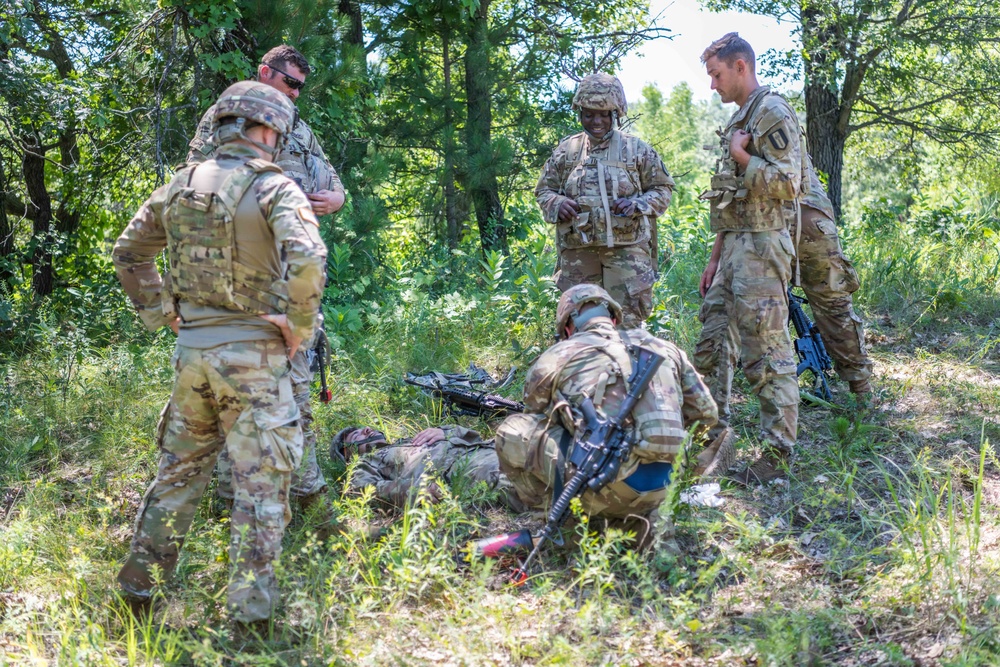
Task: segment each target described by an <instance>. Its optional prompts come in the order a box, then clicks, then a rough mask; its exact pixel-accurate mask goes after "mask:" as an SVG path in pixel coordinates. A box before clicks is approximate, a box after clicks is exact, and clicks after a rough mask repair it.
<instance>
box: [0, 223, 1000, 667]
mask: <svg viewBox="0 0 1000 667" xmlns="http://www.w3.org/2000/svg"><path fill="white" fill-rule="evenodd" d="M878 243H879V244H880V245H881V246H885V245H886V242H885V240H884V239H881V240H879V241H878ZM873 244H874V241H873ZM884 250H885V253H886V255H885V256H889V253H890V250H891V248H888V249H884ZM984 252H985V253H986V254H984V257H986V256H989V255H988V253H989V252H993V251H992V250H991V249H989V248H987V249H986V251H984ZM869 257H870V259H869V261H867V262H866V263H864V264H862V265H861V266H860V268H861V269H862V279H863V281H864V283H865V285H866V288H865V290H864V291H863V292H862V293H861V294H859V296H860V297H861V299H860V307H861V310H862V312H863V313H864V314H865V319H866V325H867V327H868V344H869V346H870V349H871V352H872V354H873V356H874V359H875V362H876V380H875V386H876V392H875V395H874V397H873V400H872V401H871V404H870V405H869V406H867V407H864V406H857V405H856V404H855V402H854V398H853V396H852V395H850V394H849V393H847V391H846V385H845V384H844V383H840V382H839V381H838V382H836V383H835V385H834V386H835V389H836V390H837V392H836V393H835V396H834V402H833V403H834V405H833V407H828V406H815V405H809V404H805V403H804V404H803V406H802V410H801V418H800V427H799V428H800V450H799V455H798V458H797V460H796V462H795V465H794V467H793V474H792V475H791V477H790V479H789V480H788V481H787V483H775V484H772V485H770V486H766V487H762V488H756V489H752V490H744V489H741V488H739V487H735V486H731V485H729V484H728V483H726V482H723V484H722V486H723V490H722V494H721V495H722V497H723V498H724V499H725V503H724V504H723V505H722V506H721V507H717V508H707V507H692V506H689V505H685V504H682V503H680V502H678V501H677V499H676V496H675V495H672V500H670V501H668V503H667V504H666V505H665V506H664V507H663V508H661V510H660V512H661V514H662V515H665V516H666V515H669V516H671V517H672V519H673V523H674V525H675V536H674V538H673V539H672V540H671V539H668V536H666V535H665V534H664V533H663V532H662V529H663V525H664V522H663V521H662V520H660V521H657V522H655V523H654V526H653V528H654V531H656V532H657V538H656V539H654V542H653V546H652V547H651V548H649V549H647V550H645V551H643V552H642V553H635V552H634V551H632V550H631V548H630V546H631V541H630V539H629V536H627V535H623V534H622V533H621V532H620V531H616V530H614V529H612V530H607V531H587V530H586V527H587V526H588V525H590V524H586V523H579V524H578V526H577V528H576V530H577V532H578V534H577V536H576V539H575V540H574V541H573V543H572V546H567V547H564V548H561V549H560V548H553V549H550V550H548V551H547V553H546V555H545V558H544V559H543V562H542V563H541V566H540V568H539V570H538V572H537V574H536V576H534V577H533V578H532V579H531V580H530V582H529V583H528V584H527V585H525V586H524V587H521V588H510V587H508V586H506V585H505V580H506V578H505V574H506V572H507V567H508V564H505V563H499V564H498V563H477V564H473V565H472V566H465V565H461V564H459V562H458V559H456V554H457V552H458V548H459V547H460V546H461V545H462V544H464V543H465V542H466V541H467V540H468V539H470V538H475V537H482V536H487V535H490V534H494V533H496V532H500V531H503V530H509V529H513V528H517V527H522V526H525V525H528V526H535V525H537V522H535V523H532V522H533V521H535V520H534V519H532V518H531V517H518V516H515V515H512V514H509V513H508V512H506V511H505V510H503V509H501V508H500V507H499V505H498V503H497V502H496V499H495V498H494V497H492V496H491V495H490V493H489V492H486V491H484V490H483V489H480V488H475V487H471V488H470V487H468V486H461V487H460V488H454V489H452V493H451V494H450V495H449V496H448V497H447V498H446V499H445V501H444V502H442V503H440V504H437V505H428V504H425V503H423V502H418V503H417V505H416V506H415V507H413V508H411V509H410V510H409V511H408V512H407V513H406V514H405V515H402V516H401V515H400V514H398V513H393V512H391V511H390V510H387V509H385V508H380V507H378V506H376V505H375V503H373V502H372V501H371V500H370V499H369V498H357V497H340V495H339V490H340V487H341V485H342V481H343V475H344V472H345V471H344V469H343V466H342V465H340V464H337V463H335V462H333V461H330V460H329V458H328V456H327V455H326V443H328V442H329V439H330V437H331V436H332V434H334V433H336V431H337V430H339V429H340V428H343V427H344V426H346V425H348V424H358V423H362V424H364V423H368V424H374V425H378V426H380V427H381V428H383V429H384V430H385V431H387V433H388V434H389V436H390V437H399V436H404V435H412V434H413V433H414V432H416V431H417V430H419V429H421V428H424V427H426V426H428V425H432V424H436V423H438V422H439V420H440V419H441V417H440V412H439V410H440V406H435V405H434V404H432V403H431V402H430V401H429V399H427V398H425V397H423V396H422V395H421V394H419V393H417V392H416V391H415V390H413V389H412V388H409V387H406V386H405V385H403V384H402V383H401V376H402V374H403V372H404V371H406V370H425V369H431V368H434V369H437V370H443V371H458V370H461V369H462V368H464V367H465V366H466V365H467V363H468V362H469V361H476V362H477V363H479V364H481V365H484V366H486V367H487V368H489V369H490V370H498V369H504V368H508V367H510V366H511V365H518V366H520V367H522V368H523V367H524V366H525V365H526V364H527V363H529V362H530V360H531V359H532V358H533V357H534V356H535V354H537V351H538V348H537V347H532V346H531V345H530V344H528V343H531V341H535V344H536V345H540V344H544V341H545V340H546V337H547V336H548V335H549V326H550V325H549V322H551V300H549V301H547V302H546V303H545V304H543V305H539V306H538V310H537V312H535V313H531V312H527V311H525V309H524V308H523V307H521V306H519V307H518V308H517V311H518V315H517V318H516V320H514V319H511V320H505V319H504V318H505V317H513V316H511V315H509V313H508V314H504V312H506V311H503V310H502V306H503V303H501V301H502V300H499V301H498V300H497V299H496V298H494V297H491V296H490V294H491V293H492V292H494V291H497V290H499V288H498V287H497V286H495V285H494V286H492V287H491V286H490V285H489V284H486V285H485V286H484V285H483V283H482V282H481V281H480V282H477V283H476V287H475V288H473V287H468V292H466V293H464V296H463V295H458V296H455V295H444V296H440V297H436V298H431V297H427V296H420V295H419V294H418V292H417V291H414V292H408V293H404V294H403V295H402V297H400V300H399V302H398V303H397V305H396V306H393V307H389V306H384V308H383V310H382V311H380V312H374V311H373V310H372V309H373V308H374V306H372V307H367V306H366V307H365V308H364V309H365V310H366V312H365V313H364V315H365V319H364V324H365V326H364V327H363V328H360V329H359V331H357V332H354V333H345V334H344V337H343V340H341V341H340V345H339V349H338V352H337V354H336V355H335V358H334V360H333V368H332V373H331V377H332V380H333V390H334V395H335V398H334V400H333V402H332V403H330V404H328V405H323V404H319V403H317V404H316V412H317V428H318V432H319V440H320V442H321V443H323V444H321V446H320V455H321V461H322V466H323V467H324V470H325V472H326V473H327V476H328V479H330V480H331V482H332V487H331V495H332V496H333V497H335V498H336V506H337V509H338V511H339V512H340V513H341V515H342V516H343V518H344V520H345V521H347V522H348V523H350V524H352V525H354V526H359V525H360V524H361V523H362V522H373V523H376V524H379V525H382V526H386V527H387V528H388V534H387V535H386V537H384V538H383V539H382V540H379V541H377V542H374V543H366V542H364V541H362V540H361V539H360V538H359V537H358V536H357V535H355V534H350V535H347V536H344V537H342V538H336V539H333V540H331V541H330V542H328V543H325V544H324V543H319V542H317V540H316V538H315V533H314V528H315V520H314V517H308V516H306V517H303V516H302V515H301V513H300V512H298V511H296V516H295V519H294V520H293V523H292V525H291V527H290V528H289V530H288V532H287V533H286V537H285V552H284V555H283V558H282V563H281V568H280V572H279V575H280V579H281V583H282V605H281V608H280V609H279V611H278V613H277V615H276V617H275V618H274V620H273V622H272V624H271V625H270V627H269V628H268V630H267V632H266V633H264V634H263V635H261V636H259V637H246V636H234V634H233V632H232V626H231V624H230V623H229V621H228V618H227V616H226V612H225V610H224V598H225V577H226V571H227V568H228V564H227V562H226V548H227V544H228V534H229V527H228V524H227V522H226V519H225V517H224V516H219V515H218V514H217V513H215V512H213V509H212V502H211V495H212V494H211V490H212V489H210V493H208V494H206V496H205V498H204V499H203V501H202V505H201V508H200V511H199V513H198V515H197V517H196V519H195V525H194V526H193V528H192V531H191V533H190V535H189V536H188V539H187V541H186V542H185V544H184V551H183V555H182V557H181V561H180V564H179V566H178V569H177V572H176V575H175V576H174V578H173V579H172V580H171V581H169V582H167V583H166V584H165V585H164V586H163V587H162V598H161V599H160V600H159V603H158V607H157V612H156V613H155V615H154V616H153V618H152V620H151V622H149V623H147V624H144V625H137V624H136V623H135V622H134V621H133V620H132V619H131V617H130V616H129V614H128V612H127V611H126V609H125V607H124V606H123V605H122V604H121V603H120V602H119V601H118V599H117V597H116V586H115V582H114V577H115V575H116V573H117V570H118V568H119V567H120V565H121V563H122V562H123V559H124V557H125V554H126V553H127V549H128V543H129V539H130V537H131V533H132V521H133V519H134V517H135V514H136V511H137V508H138V504H139V502H140V499H141V496H142V493H143V491H144V488H145V487H146V485H147V484H148V483H149V481H150V479H151V477H152V475H153V471H154V470H155V462H156V457H157V452H156V450H155V445H154V443H153V431H154V425H155V421H156V418H157V415H158V412H159V410H160V408H161V407H162V404H163V402H164V401H165V400H166V397H167V394H168V392H169V387H170V382H171V370H170V364H169V356H170V351H171V347H172V339H171V337H170V336H169V335H168V334H165V333H160V334H158V335H157V336H155V337H148V336H145V335H141V334H138V333H136V335H135V337H134V338H132V339H130V338H129V337H128V336H123V337H122V338H121V339H119V340H118V341H117V342H115V343H113V344H110V345H101V346H98V345H93V344H91V343H90V342H88V340H87V339H86V338H85V337H83V336H82V335H76V334H73V332H74V331H76V329H75V328H73V327H72V326H68V327H67V326H62V327H57V328H56V330H57V331H58V333H59V335H54V336H52V337H51V338H49V339H47V342H46V343H44V344H39V345H36V346H35V347H33V348H31V349H25V351H24V353H23V354H21V355H17V356H14V355H12V356H10V357H8V358H5V359H3V360H2V361H0V373H2V375H0V381H2V382H3V389H2V392H0V444H2V446H0V483H2V492H0V531H2V539H0V664H39V665H41V664H58V665H71V664H72V665H76V664H81V665H105V664H107V665H120V664H130V665H131V664H144V665H154V664H155V665H165V664H192V665H222V664H226V665H237V664H257V665H328V664H332V665H383V664H398V665H494V664H496V665H503V664H512V665H544V664H572V665H579V664H608V665H675V664H676V665H682V664H683V665H720V666H721V665H823V664H834V665H994V664H998V662H1000V624H998V621H1000V576H998V567H1000V461H998V458H997V454H996V451H995V449H994V448H995V445H996V443H997V442H1000V418H998V415H1000V298H998V297H997V295H996V292H995V291H993V292H989V291H986V292H984V291H982V290H978V291H977V290H975V289H970V288H968V285H971V284H972V283H965V285H966V287H965V288H962V289H958V288H956V289H951V288H948V287H947V283H946V282H945V280H946V278H947V274H946V273H942V272H941V271H940V270H933V271H931V270H922V271H917V270H916V269H915V270H914V272H909V273H908V272H905V271H904V272H902V273H901V274H900V273H899V272H898V271H896V270H895V269H892V267H891V266H890V267H889V268H886V265H885V264H884V263H882V264H880V263H879V261H880V260H879V255H878V253H877V252H875V251H874V245H873V246H872V251H871V252H870V253H869ZM685 261H687V262H688V263H687V265H686V266H681V267H679V268H677V269H676V270H667V271H665V272H664V278H663V281H662V282H661V284H660V285H659V287H658V299H659V301H660V306H659V308H658V310H657V311H656V313H655V314H654V321H653V322H651V326H653V327H654V329H655V330H657V331H660V332H662V334H663V335H665V336H669V337H671V338H674V339H675V340H677V341H678V342H679V343H680V344H681V345H682V346H684V347H686V348H687V349H688V350H689V351H690V349H691V347H692V345H693V341H694V337H695V336H696V335H697V331H698V329H697V326H698V325H697V321H696V319H695V313H696V308H697V299H696V297H694V296H693V295H694V292H693V285H694V283H695V281H696V279H697V266H698V265H699V264H698V263H699V261H700V259H699V257H698V256H695V257H694V259H690V260H685ZM952 261H954V257H952ZM518 266H520V267H521V268H520V270H522V271H525V270H526V269H524V264H520V265H518ZM487 268H488V267H487ZM939 268H940V267H939ZM511 270H514V269H511ZM879 271H882V273H881V274H879V273H878V272H879ZM894 271H896V272H895V273H894ZM529 273H530V271H529ZM490 275H491V274H490V272H489V271H487V277H486V281H487V283H488V282H489V276H490ZM496 275H499V274H496ZM921 276H924V277H921ZM932 280H934V281H936V282H933V283H932V282H931V281H932ZM517 284H519V285H522V286H523V281H522V283H517ZM473 289H476V290H479V292H477V293H476V294H473V293H472V290H473ZM483 293H485V294H486V296H484V295H483ZM456 294H457V293H456ZM676 295H687V296H683V298H679V297H677V296H676ZM550 297H551V294H548V297H547V298H549V299H550ZM505 298H506V297H505ZM514 301H515V302H516V301H517V299H514ZM507 302H510V298H507ZM522 305H523V304H522ZM397 306H398V307H397ZM515 339H519V340H522V341H528V343H526V344H525V345H523V346H522V345H521V344H520V343H516V344H513V345H512V340H515ZM739 390H740V392H741V396H744V397H745V396H746V392H745V387H740V388H739ZM509 394H510V395H512V396H516V395H517V388H516V387H515V388H513V389H512V390H511V391H510V392H509ZM737 409H738V414H737V418H736V420H735V421H736V424H737V426H738V427H739V428H740V429H741V439H740V459H741V463H740V465H742V464H743V463H744V462H747V461H751V460H753V458H754V457H755V455H756V453H757V452H756V449H755V448H756V447H757V442H756V440H755V435H754V425H755V423H756V414H755V407H754V403H753V401H747V400H745V399H741V400H738V402H737ZM463 423H465V424H467V425H474V426H477V427H478V428H482V429H486V430H489V429H490V428H491V426H490V425H489V424H485V423H482V422H476V421H471V420H466V421H463ZM694 482H695V480H692V479H691V478H690V476H685V477H683V478H682V479H681V480H680V481H679V482H678V485H679V487H684V486H687V485H690V484H692V483H694ZM596 523H597V522H592V524H596ZM590 527H591V528H593V527H596V526H594V525H590Z"/></svg>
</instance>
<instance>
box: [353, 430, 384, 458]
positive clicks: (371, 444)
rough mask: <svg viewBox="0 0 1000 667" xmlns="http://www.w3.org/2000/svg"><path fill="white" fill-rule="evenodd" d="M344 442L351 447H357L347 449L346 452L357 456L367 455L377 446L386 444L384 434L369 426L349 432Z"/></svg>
mask: <svg viewBox="0 0 1000 667" xmlns="http://www.w3.org/2000/svg"><path fill="white" fill-rule="evenodd" d="M344 441H345V442H347V443H349V444H352V445H357V446H356V447H350V448H348V451H349V452H351V453H354V454H357V455H358V456H361V455H364V454H367V453H368V452H370V451H372V450H374V449H376V448H377V447H378V446H380V445H384V444H385V442H386V440H385V434H384V433H382V431H379V430H377V429H374V428H372V427H371V426H365V427H364V428H358V429H355V430H353V431H351V432H350V433H348V434H347V437H346V438H344Z"/></svg>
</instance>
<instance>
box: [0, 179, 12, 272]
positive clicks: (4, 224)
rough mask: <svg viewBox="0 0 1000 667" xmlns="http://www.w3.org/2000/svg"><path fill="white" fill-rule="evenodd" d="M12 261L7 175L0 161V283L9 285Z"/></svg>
mask: <svg viewBox="0 0 1000 667" xmlns="http://www.w3.org/2000/svg"><path fill="white" fill-rule="evenodd" d="M13 259H14V229H13V228H12V227H11V226H10V218H8V217H7V173H6V172H5V171H4V168H3V160H0V283H4V284H7V285H10V284H11V282H12V280H13V278H14V273H13V271H11V270H10V265H9V264H8V262H10V261H12V260H13Z"/></svg>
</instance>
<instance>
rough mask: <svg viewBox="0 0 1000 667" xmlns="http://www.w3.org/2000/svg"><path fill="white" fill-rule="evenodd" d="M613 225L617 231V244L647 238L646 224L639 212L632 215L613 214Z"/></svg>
mask: <svg viewBox="0 0 1000 667" xmlns="http://www.w3.org/2000/svg"><path fill="white" fill-rule="evenodd" d="M611 226H612V229H614V232H615V245H629V244H633V243H638V242H639V241H643V240H645V239H644V238H643V237H644V236H646V234H645V229H644V227H645V225H644V224H643V219H642V215H641V214H639V213H638V212H637V213H636V214H634V215H631V216H624V215H614V214H612V215H611Z"/></svg>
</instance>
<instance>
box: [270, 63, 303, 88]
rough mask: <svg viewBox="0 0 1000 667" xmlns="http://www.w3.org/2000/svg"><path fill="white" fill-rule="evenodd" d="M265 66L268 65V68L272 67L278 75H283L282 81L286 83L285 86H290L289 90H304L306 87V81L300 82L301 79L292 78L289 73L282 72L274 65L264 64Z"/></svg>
mask: <svg viewBox="0 0 1000 667" xmlns="http://www.w3.org/2000/svg"><path fill="white" fill-rule="evenodd" d="M264 64H265V65H267V66H268V67H270V68H271V69H273V70H274V71H275V72H277V73H278V74H281V75H282V79H283V80H284V82H285V85H286V86H288V87H289V88H291V89H292V90H302V86H304V85H306V82H305V81H300V80H299V79H296V78H295V77H294V76H292V75H291V74H289V73H288V72H282V71H281V70H280V69H278V68H277V67H275V66H274V65H268V64H267V63H264Z"/></svg>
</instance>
